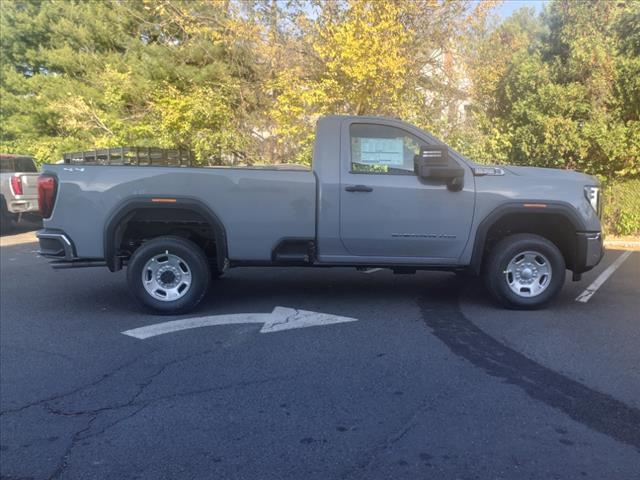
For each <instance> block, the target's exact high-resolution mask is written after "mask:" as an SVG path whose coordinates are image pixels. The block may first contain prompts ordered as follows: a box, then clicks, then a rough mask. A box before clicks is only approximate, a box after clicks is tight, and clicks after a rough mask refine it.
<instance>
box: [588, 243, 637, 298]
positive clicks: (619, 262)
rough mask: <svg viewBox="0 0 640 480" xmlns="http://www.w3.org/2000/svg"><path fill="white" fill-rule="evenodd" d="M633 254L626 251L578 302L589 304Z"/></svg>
mask: <svg viewBox="0 0 640 480" xmlns="http://www.w3.org/2000/svg"><path fill="white" fill-rule="evenodd" d="M632 253H633V252H631V251H626V252H623V253H622V254H621V255H620V256H619V257H618V258H616V260H615V262H613V263H612V264H611V265H609V266H608V267H607V268H606V269H605V270H604V271H603V272H602V273H601V274H600V275H598V278H596V279H595V280H594V281H593V283H592V284H591V285H589V286H588V287H587V288H586V290H585V291H584V292H582V293H581V294H580V295H578V296H577V297H576V302H582V303H587V302H588V301H589V299H590V298H591V297H593V294H594V293H596V292H597V291H598V289H599V288H600V287H601V286H602V284H603V283H604V282H606V281H607V279H608V278H609V277H610V276H611V275H613V272H615V271H616V270H617V269H618V268H619V267H620V265H622V263H623V262H624V261H625V260H626V259H627V258H629V256H630V255H631V254H632Z"/></svg>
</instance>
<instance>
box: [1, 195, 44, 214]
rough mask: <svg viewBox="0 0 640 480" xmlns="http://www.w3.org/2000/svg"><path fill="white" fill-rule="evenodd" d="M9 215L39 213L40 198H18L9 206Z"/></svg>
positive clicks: (11, 201)
mask: <svg viewBox="0 0 640 480" xmlns="http://www.w3.org/2000/svg"><path fill="white" fill-rule="evenodd" d="M7 210H8V211H9V213H38V212H39V207H38V198H37V197H36V198H16V199H13V200H9V202H8V204H7Z"/></svg>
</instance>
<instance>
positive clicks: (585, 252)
mask: <svg viewBox="0 0 640 480" xmlns="http://www.w3.org/2000/svg"><path fill="white" fill-rule="evenodd" d="M603 256H604V245H603V238H602V233H601V232H578V233H576V252H575V261H574V266H573V273H583V272H587V271H589V270H591V269H592V268H593V267H595V266H596V265H598V263H600V260H602V257H603Z"/></svg>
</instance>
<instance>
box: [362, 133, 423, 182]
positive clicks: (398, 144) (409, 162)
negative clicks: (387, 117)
mask: <svg viewBox="0 0 640 480" xmlns="http://www.w3.org/2000/svg"><path fill="white" fill-rule="evenodd" d="M349 134H350V137H351V173H377V174H389V175H413V174H414V168H413V157H414V156H415V155H417V154H419V153H420V147H421V146H423V145H425V142H423V141H422V140H420V139H419V138H418V137H416V136H414V135H411V134H410V133H408V132H406V131H404V130H402V129H400V128H396V127H390V126H387V125H374V124H366V123H354V124H352V125H351V126H350V127H349Z"/></svg>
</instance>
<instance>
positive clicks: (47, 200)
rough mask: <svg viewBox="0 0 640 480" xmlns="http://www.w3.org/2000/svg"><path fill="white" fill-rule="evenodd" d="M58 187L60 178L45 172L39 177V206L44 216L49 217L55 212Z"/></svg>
mask: <svg viewBox="0 0 640 480" xmlns="http://www.w3.org/2000/svg"><path fill="white" fill-rule="evenodd" d="M57 189H58V179H57V178H56V177H55V176H53V175H47V174H43V175H40V176H39V177H38V206H39V207H40V214H41V215H42V218H49V217H50V216H51V213H53V204H54V203H55V201H56V190H57Z"/></svg>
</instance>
